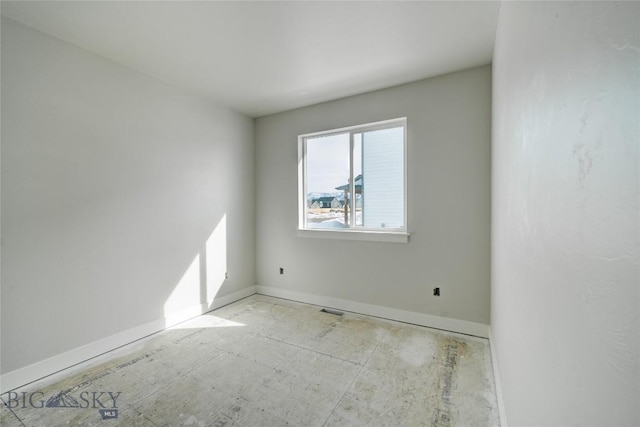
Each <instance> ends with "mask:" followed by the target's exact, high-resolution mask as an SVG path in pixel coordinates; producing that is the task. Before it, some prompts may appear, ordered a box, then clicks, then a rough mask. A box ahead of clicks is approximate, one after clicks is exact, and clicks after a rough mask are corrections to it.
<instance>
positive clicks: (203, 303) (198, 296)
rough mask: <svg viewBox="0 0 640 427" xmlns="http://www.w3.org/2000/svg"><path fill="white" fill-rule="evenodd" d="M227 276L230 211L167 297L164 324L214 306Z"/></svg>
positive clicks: (173, 322) (223, 217) (169, 323)
mask: <svg viewBox="0 0 640 427" xmlns="http://www.w3.org/2000/svg"><path fill="white" fill-rule="evenodd" d="M226 280H227V215H226V214H224V215H222V218H221V219H220V221H219V222H218V225H217V226H216V227H215V229H214V230H213V232H212V233H211V235H209V238H208V239H207V240H206V242H205V243H204V245H203V247H202V248H201V249H200V251H199V253H198V254H196V256H195V258H194V259H193V261H192V262H191V264H190V265H189V267H188V268H187V270H186V271H185V273H184V274H183V275H182V278H181V279H180V280H179V281H178V284H177V285H176V286H175V288H174V289H173V291H172V292H171V294H170V295H169V297H168V298H167V300H166V301H165V303H164V319H165V327H169V326H173V325H175V324H176V323H179V322H182V321H184V320H186V319H188V318H190V317H194V316H197V315H200V314H202V313H204V312H207V311H209V310H210V309H212V308H213V301H214V299H215V297H216V295H217V294H218V292H219V291H220V288H221V287H222V285H223V284H224V283H225V281H226Z"/></svg>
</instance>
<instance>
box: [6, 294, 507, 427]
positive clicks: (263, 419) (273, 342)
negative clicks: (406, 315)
mask: <svg viewBox="0 0 640 427" xmlns="http://www.w3.org/2000/svg"><path fill="white" fill-rule="evenodd" d="M12 393H13V394H7V393H5V394H3V395H2V400H3V401H4V403H5V405H2V406H1V411H2V412H1V417H2V418H1V420H2V425H3V426H8V427H9V426H10V427H13V426H62V425H71V426H76V425H82V426H116V425H118V426H179V425H186V426H216V427H223V426H224V427H227V426H285V425H286V426H432V427H453V426H498V425H499V418H498V410H497V403H496V394H495V388H494V382H493V374H492V367H491V356H490V349H489V343H488V341H487V340H486V339H482V338H475V337H469V336H465V335H460V334H455V333H449V332H443V331H438V330H434V329H429V328H425V327H419V326H414V325H408V324H404V323H399V322H393V321H388V320H382V319H377V318H373V317H368V316H363V315H357V314H352V313H344V315H342V316H336V315H334V314H329V313H324V312H321V311H320V307H316V306H312V305H307V304H300V303H295V302H291V301H286V300H282V299H277V298H271V297H265V296H261V295H253V296H251V297H249V298H246V299H244V300H241V301H238V302H236V303H234V304H231V305H228V306H226V307H223V308H221V309H218V310H216V311H213V312H210V313H208V314H205V315H202V316H199V317H197V318H195V319H192V320H190V321H188V322H185V323H182V324H180V325H178V326H177V327H174V328H171V329H168V330H166V331H163V332H161V333H158V334H155V335H153V336H151V337H149V338H146V339H144V340H141V341H138V342H136V343H133V344H130V345H128V346H125V347H123V348H121V349H118V350H115V351H113V352H110V353H108V354H107V355H103V356H100V357H99V358H96V359H93V360H91V361H88V362H85V363H83V364H81V365H79V366H77V367H74V368H71V369H69V370H67V371H63V372H62V373H59V374H56V375H53V376H51V377H48V378H45V379H43V380H40V381H38V382H35V383H32V384H30V385H28V386H25V387H23V388H21V389H18V390H15V391H14V392H12ZM118 393H119V394H118ZM49 403H50V404H49ZM47 405H49V407H47ZM55 405H57V407H56V406H55ZM116 417H117V418H116Z"/></svg>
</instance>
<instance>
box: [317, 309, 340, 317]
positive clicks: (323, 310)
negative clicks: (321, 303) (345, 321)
mask: <svg viewBox="0 0 640 427" xmlns="http://www.w3.org/2000/svg"><path fill="white" fill-rule="evenodd" d="M320 311H321V312H323V313H329V314H333V315H336V316H342V315H343V314H344V313H343V312H341V311H337V310H330V309H328V308H323V309H322V310H320Z"/></svg>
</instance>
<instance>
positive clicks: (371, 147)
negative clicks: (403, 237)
mask: <svg viewBox="0 0 640 427" xmlns="http://www.w3.org/2000/svg"><path fill="white" fill-rule="evenodd" d="M362 182H363V191H362V195H363V202H362V206H363V210H362V218H363V225H364V227H366V228H402V227H404V127H396V128H390V129H382V130H375V131H368V132H364V133H363V134H362Z"/></svg>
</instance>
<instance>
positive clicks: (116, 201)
mask: <svg viewBox="0 0 640 427" xmlns="http://www.w3.org/2000/svg"><path fill="white" fill-rule="evenodd" d="M254 151H255V150H254V145H253V120H251V119H249V118H247V117H244V116H242V115H240V114H237V113H234V112H232V111H229V110H228V109H225V108H220V107H218V106H216V105H213V104H211V103H208V102H205V101H203V100H201V99H198V98H196V97H193V96H190V95H188V94H185V93H182V92H179V91H177V90H175V89H173V88H171V87H168V86H166V85H163V84H161V83H159V82H157V81H155V80H152V79H151V78H148V77H146V76H144V75H141V74H138V73H137V72H134V71H132V70H130V69H127V68H124V67H122V66H120V65H117V64H115V63H113V62H110V61H108V60H106V59H103V58H101V57H98V56H95V55H93V54H91V53H88V52H86V51H83V50H81V49H78V48H75V47H73V46H71V45H69V44H66V43H64V42H61V41H59V40H57V39H54V38H52V37H49V36H46V35H44V34H42V33H39V32H36V31H33V30H31V29H29V28H27V27H25V26H22V25H20V24H17V23H15V22H14V21H10V20H6V19H4V18H3V20H2V267H3V268H2V331H1V333H2V367H1V370H2V372H3V373H6V372H8V371H12V370H14V369H16V368H19V367H23V366H25V365H28V364H31V363H34V362H36V361H40V360H43V359H45V358H47V357H50V356H53V355H57V354H60V353H63V352H65V351H67V350H71V349H74V348H76V347H78V346H81V345H83V344H87V343H91V342H93V341H96V340H98V339H101V338H104V337H108V336H110V335H112V334H115V333H118V332H120V331H124V330H127V329H130V328H134V327H136V326H138V325H141V324H144V323H145V322H150V321H154V320H157V319H162V318H163V317H164V316H165V315H170V314H171V313H167V311H166V310H165V309H166V306H165V304H166V303H167V300H168V298H169V296H170V295H171V294H172V292H173V291H174V288H175V287H176V285H177V284H178V283H179V282H180V281H181V279H182V278H183V275H184V274H185V272H186V271H187V270H188V268H189V267H190V266H192V265H194V264H193V262H194V260H196V259H197V257H199V256H201V257H202V258H201V261H196V263H195V267H194V268H195V270H196V274H195V278H196V280H197V279H198V278H199V277H200V276H202V277H205V276H206V274H207V271H206V268H207V266H210V265H216V266H217V268H218V269H223V268H225V267H226V269H227V270H228V272H229V279H228V280H227V281H224V283H222V282H221V283H217V284H215V283H213V284H212V283H209V285H215V286H209V290H211V289H212V287H213V288H215V290H217V287H216V286H220V285H222V287H221V289H219V291H218V296H221V295H227V294H229V293H231V292H235V291H238V290H240V289H243V288H246V287H249V286H253V285H254V284H255V267H254V266H255V260H254V255H255V219H254V210H255V209H254V208H255V206H254V205H255V175H254ZM223 218H225V219H226V221H223V222H222V223H223V225H221V226H220V227H224V230H221V229H220V227H218V224H219V223H220V222H221V220H222V219H223ZM216 227H218V230H217V232H216V233H217V234H216V239H217V240H216V242H217V243H218V244H220V245H221V246H220V247H218V248H211V247H209V248H207V249H209V250H208V251H206V252H207V253H206V262H205V261H204V260H205V257H204V255H205V248H206V247H207V241H208V240H209V236H210V235H211V234H212V232H213V231H214V230H216ZM221 236H222V239H221V238H220V237H221ZM209 246H211V245H209ZM214 249H215V250H214ZM215 257H217V258H215ZM221 263H223V264H224V265H219V264H221ZM192 270H193V269H192ZM223 273H224V271H222V274H223ZM216 275H217V276H216V277H215V278H212V277H209V282H211V280H213V279H216V280H218V279H219V278H220V271H217V272H216ZM222 277H224V276H222ZM183 282H184V280H183ZM196 286H199V285H198V284H196ZM196 291H203V292H204V293H206V291H207V286H206V284H203V285H202V286H201V289H196ZM212 297H213V296H212V295H211V294H209V295H206V296H205V295H202V292H196V294H189V293H188V292H187V293H185V294H184V295H182V296H181V299H180V300H179V301H177V302H175V303H174V304H173V305H172V306H171V309H175V310H180V309H182V308H187V307H189V306H193V305H198V304H200V303H203V302H204V303H207V302H208V301H210V300H211V298H212Z"/></svg>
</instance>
